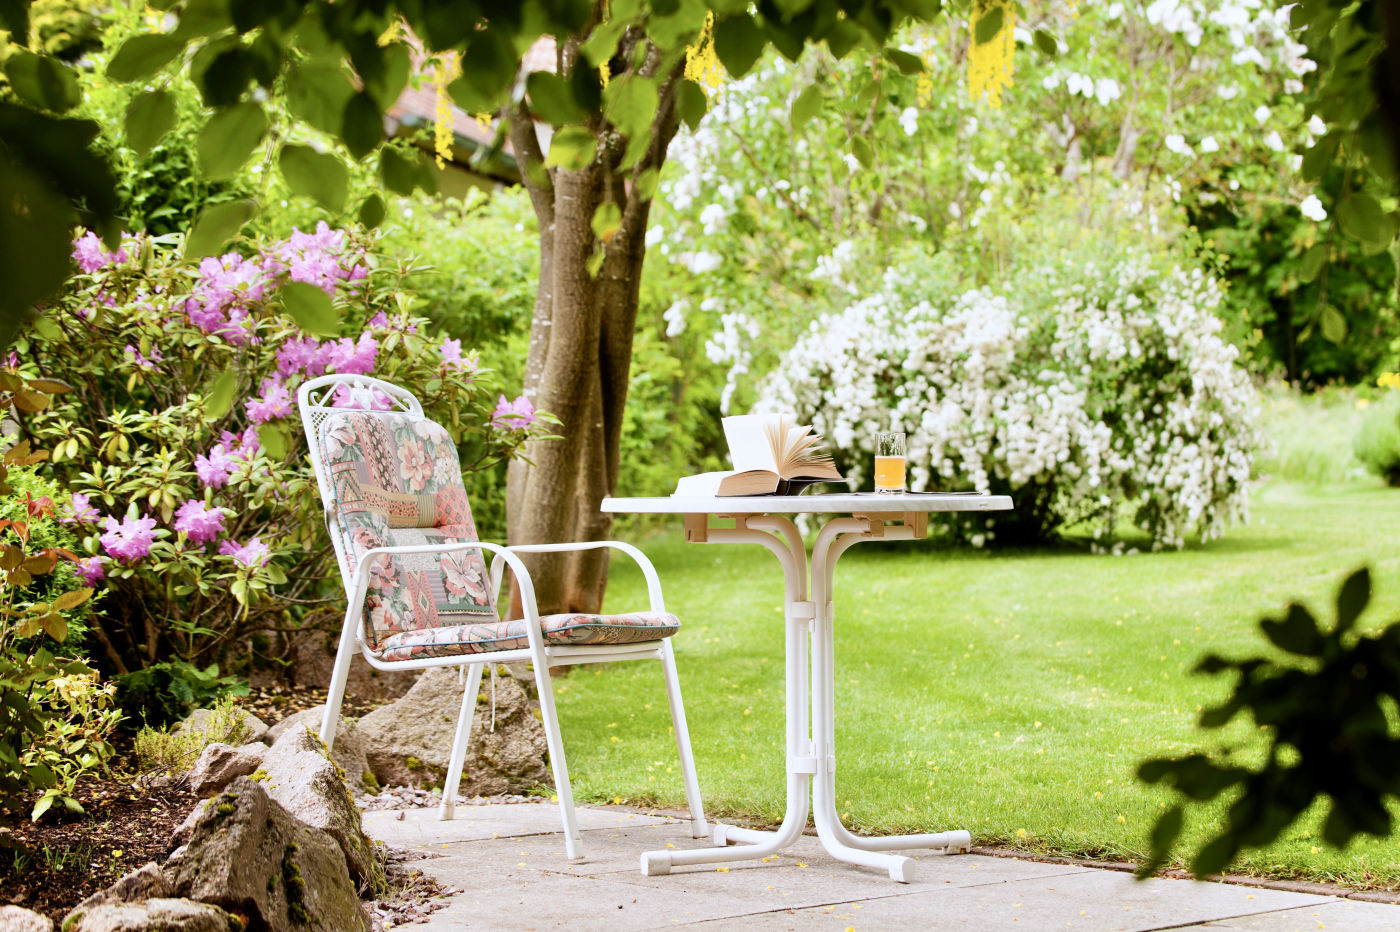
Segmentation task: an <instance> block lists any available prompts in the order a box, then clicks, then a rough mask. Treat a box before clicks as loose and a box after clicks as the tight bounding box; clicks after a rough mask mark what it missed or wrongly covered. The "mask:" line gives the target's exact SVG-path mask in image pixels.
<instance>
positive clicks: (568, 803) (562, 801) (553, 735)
mask: <svg viewBox="0 0 1400 932" xmlns="http://www.w3.org/2000/svg"><path fill="white" fill-rule="evenodd" d="M534 667H535V685H536V686H537V687H539V692H540V717H541V718H543V719H544V737H545V741H546V743H547V744H548V745H549V764H550V767H551V768H552V769H553V771H554V791H555V793H556V794H558V796H559V816H560V818H562V819H563V821H564V851H565V853H566V854H567V855H568V856H569V857H570V858H581V857H583V839H582V838H580V837H579V833H578V817H577V816H576V815H575V814H574V794H573V790H572V789H570V787H569V765H568V764H567V763H565V761H564V740H563V738H562V736H560V734H559V716H558V715H557V714H556V713H555V709H554V683H553V677H552V676H550V673H549V665H548V664H547V663H546V662H545V661H544V660H543V659H537V660H535V662H534Z"/></svg>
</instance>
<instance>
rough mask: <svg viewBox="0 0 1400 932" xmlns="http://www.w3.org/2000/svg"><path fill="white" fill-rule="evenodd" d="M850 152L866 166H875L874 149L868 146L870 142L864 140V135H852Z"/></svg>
mask: <svg viewBox="0 0 1400 932" xmlns="http://www.w3.org/2000/svg"><path fill="white" fill-rule="evenodd" d="M851 152H852V153H853V154H854V155H855V157H856V158H857V159H859V160H860V164H862V165H864V166H865V167H866V168H873V167H874V166H875V150H874V149H872V148H871V147H870V143H868V142H866V141H865V138H864V137H862V136H854V137H852V138H851Z"/></svg>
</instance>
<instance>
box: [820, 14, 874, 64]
mask: <svg viewBox="0 0 1400 932" xmlns="http://www.w3.org/2000/svg"><path fill="white" fill-rule="evenodd" d="M825 38H826V47H827V48H828V49H830V50H831V54H832V55H834V56H835V57H837V58H845V57H846V55H847V53H849V52H850V51H851V49H853V48H855V47H856V46H857V45H859V44H860V43H861V40H862V39H864V38H865V34H864V33H863V32H861V31H860V28H859V27H858V26H856V25H855V24H854V23H852V22H851V21H850V20H847V19H838V20H837V21H836V22H835V23H833V24H832V26H831V29H830V30H829V31H828V32H827V34H826V37H825Z"/></svg>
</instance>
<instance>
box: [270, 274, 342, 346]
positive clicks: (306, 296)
mask: <svg viewBox="0 0 1400 932" xmlns="http://www.w3.org/2000/svg"><path fill="white" fill-rule="evenodd" d="M278 294H279V295H281V297H282V309H283V310H284V311H286V312H287V316H288V317H290V318H291V319H292V320H294V321H296V323H297V326H298V327H300V328H301V329H302V330H305V331H306V332H307V333H309V334H312V335H313V336H318V337H336V336H340V315H339V314H337V313H336V310H335V305H334V304H333V303H331V298H330V295H328V294H326V293H325V292H324V291H322V290H321V289H320V288H317V287H316V286H315V285H312V284H309V283H307V282H287V284H285V285H283V286H282V288H281V289H280V290H279V291H278Z"/></svg>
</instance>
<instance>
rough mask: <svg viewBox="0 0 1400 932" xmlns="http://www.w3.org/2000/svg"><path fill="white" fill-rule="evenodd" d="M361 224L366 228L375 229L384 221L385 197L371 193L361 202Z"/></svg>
mask: <svg viewBox="0 0 1400 932" xmlns="http://www.w3.org/2000/svg"><path fill="white" fill-rule="evenodd" d="M359 219H360V226H362V227H364V228H365V229H366V230H373V229H374V228H375V227H377V226H379V225H380V224H381V223H383V222H384V198H382V197H380V196H379V195H378V194H371V195H370V196H369V197H367V198H365V199H364V202H363V203H361V204H360V212H359Z"/></svg>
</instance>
